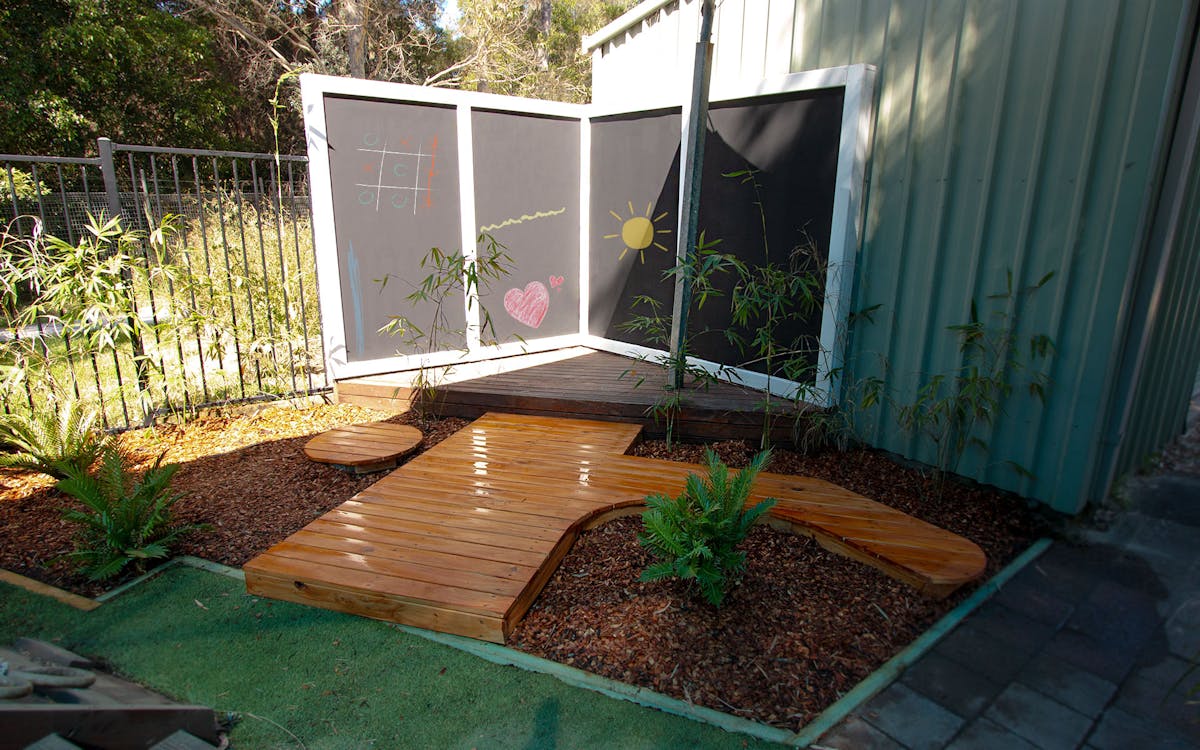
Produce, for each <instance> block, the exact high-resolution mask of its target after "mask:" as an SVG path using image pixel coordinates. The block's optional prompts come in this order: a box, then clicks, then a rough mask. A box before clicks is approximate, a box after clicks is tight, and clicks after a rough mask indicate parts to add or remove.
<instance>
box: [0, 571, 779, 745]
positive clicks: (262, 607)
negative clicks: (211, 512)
mask: <svg viewBox="0 0 1200 750" xmlns="http://www.w3.org/2000/svg"><path fill="white" fill-rule="evenodd" d="M21 636H28V637H35V638H42V639H44V640H51V641H54V642H56V643H59V644H60V645H63V646H65V647H67V648H69V649H71V650H73V651H76V652H77V653H81V654H84V655H87V656H90V657H93V658H102V659H104V660H106V661H107V662H108V663H110V664H111V665H112V666H113V668H114V669H116V670H117V671H119V672H120V673H121V674H123V675H125V676H127V677H130V678H132V679H134V680H136V681H138V682H141V683H143V684H146V685H149V686H150V687H152V688H154V689H156V690H159V691H161V692H163V693H166V694H167V695H170V696H172V697H174V698H176V699H178V700H181V701H185V702H189V703H199V704H203V705H207V706H212V707H213V708H215V709H217V710H218V711H222V712H234V713H236V714H238V715H240V716H241V717H242V718H241V721H240V722H239V723H238V724H237V726H236V727H235V729H234V730H233V733H232V739H233V742H234V744H235V746H236V747H238V748H242V749H243V750H245V749H250V748H254V749H257V748H297V747H301V744H300V743H301V742H302V743H303V746H304V747H306V748H308V749H309V750H324V749H326V748H355V749H356V750H357V749H359V748H381V749H383V748H409V747H413V748H435V747H436V748H601V747H617V748H681V747H686V748H750V747H755V748H757V747H764V748H765V747H776V746H775V745H770V744H768V743H764V742H760V741H757V740H754V739H750V738H747V737H745V736H742V735H735V734H730V733H727V732H725V731H723V730H721V729H717V728H715V727H712V726H709V725H707V724H701V723H698V722H695V721H692V720H689V719H685V718H682V717H678V716H672V715H670V714H666V713H662V712H660V711H656V710H653V709H649V708H643V707H641V706H638V705H635V704H633V703H629V702H626V701H620V700H614V699H611V698H607V697H605V696H602V695H600V694H598V693H594V692H592V691H589V690H584V689H580V688H576V687H571V686H568V685H566V684H564V683H562V682H560V681H558V680H556V679H554V678H553V677H550V676H547V675H542V674H535V673H532V672H526V671H523V670H520V669H517V668H515V667H505V666H499V665H496V664H492V663H490V662H487V661H484V660H482V659H479V658H477V657H475V656H472V655H470V654H466V653H463V652H461V651H458V650H456V649H453V648H450V647H448V646H444V645H441V644H438V643H433V642H431V641H429V640H426V639H424V638H421V637H418V636H415V635H411V634H408V633H405V632H403V631H401V630H399V629H397V628H395V627H392V626H389V625H387V624H385V623H381V622H376V621H374V620H368V619H364V618H361V617H352V616H349V615H342V614H338V613H336V612H327V611H324V610H319V609H313V608H309V607H302V606H298V605H293V604H288V603H285V602H275V601H271V600H268V599H262V598H259V597H253V596H249V595H247V594H246V593H245V590H244V588H243V586H242V584H241V583H240V582H239V581H237V580H235V579H231V578H228V577H225V576H221V575H217V574H214V573H210V572H206V571H202V570H196V569H193V568H188V567H182V566H177V567H173V568H170V569H167V570H166V571H164V572H163V573H162V574H161V575H159V576H157V577H155V578H152V579H151V580H149V581H147V582H145V583H143V584H140V585H138V586H135V587H133V588H132V589H130V590H129V591H127V592H125V593H124V594H122V595H120V596H119V597H117V598H115V599H114V600H112V601H109V602H107V603H106V604H104V605H103V606H102V607H100V608H99V609H97V610H95V611H92V612H80V611H78V610H75V609H72V608H70V607H67V606H65V605H62V604H59V603H58V602H55V601H53V600H50V599H48V598H45V597H41V596H37V595H34V594H30V593H27V592H25V591H24V590H21V589H17V588H14V587H11V586H7V585H5V584H0V642H3V643H10V642H11V641H12V640H13V639H14V638H17V637H21ZM289 733H290V735H294V736H295V738H296V739H294V738H293V737H292V736H290V735H289ZM297 739H298V740H299V741H297Z"/></svg>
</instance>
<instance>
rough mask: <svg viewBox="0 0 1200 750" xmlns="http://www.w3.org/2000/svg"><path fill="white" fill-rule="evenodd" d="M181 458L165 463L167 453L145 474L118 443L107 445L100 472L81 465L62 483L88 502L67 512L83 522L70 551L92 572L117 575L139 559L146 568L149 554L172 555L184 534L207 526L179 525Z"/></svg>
mask: <svg viewBox="0 0 1200 750" xmlns="http://www.w3.org/2000/svg"><path fill="white" fill-rule="evenodd" d="M178 469H179V466H178V465H177V464H166V465H165V466H164V465H163V463H162V456H159V457H158V460H157V461H155V462H154V466H153V467H151V468H150V470H149V471H147V472H146V473H145V475H143V476H142V477H141V478H140V479H138V478H137V477H135V476H134V475H133V474H132V472H130V471H129V469H128V468H127V467H126V466H125V459H124V458H123V457H122V455H121V453H120V452H119V451H117V450H116V449H114V448H111V447H109V448H106V449H105V450H104V454H103V456H102V457H101V459H100V465H99V467H98V468H97V470H96V473H95V475H91V474H87V473H85V472H82V471H78V470H76V469H71V470H70V471H69V472H68V476H67V478H66V479H63V480H61V481H60V482H59V483H58V489H59V490H61V491H62V492H64V493H66V494H68V495H71V496H72V497H74V498H76V499H77V500H79V501H80V502H81V503H83V504H84V506H85V507H84V509H82V510H79V509H73V508H68V509H65V510H64V511H63V517H64V518H66V519H67V520H68V521H70V522H72V523H77V524H79V525H80V527H81V528H80V532H79V537H78V539H77V541H76V546H75V551H74V552H71V553H69V554H68V555H67V557H68V558H70V559H72V560H74V561H75V562H76V563H77V564H78V565H79V567H80V569H81V570H82V571H83V573H84V574H86V575H87V576H88V577H89V578H92V579H93V580H103V579H106V578H112V577H113V576H115V575H117V574H118V573H120V572H121V571H123V570H125V568H126V566H128V565H130V564H131V563H132V564H133V566H134V568H135V569H136V570H138V571H141V570H143V569H144V568H145V564H146V561H147V560H151V559H161V558H165V557H167V554H168V549H169V547H170V545H171V544H172V543H174V542H175V541H176V540H177V539H179V537H181V536H183V535H184V534H187V533H189V532H191V531H196V530H199V529H201V528H203V527H202V526H199V525H196V524H187V525H177V524H175V523H174V521H173V518H172V506H174V505H175V502H176V501H177V500H179V498H180V495H179V494H172V493H171V487H170V485H171V478H172V477H173V476H175V472H176V471H177V470H178Z"/></svg>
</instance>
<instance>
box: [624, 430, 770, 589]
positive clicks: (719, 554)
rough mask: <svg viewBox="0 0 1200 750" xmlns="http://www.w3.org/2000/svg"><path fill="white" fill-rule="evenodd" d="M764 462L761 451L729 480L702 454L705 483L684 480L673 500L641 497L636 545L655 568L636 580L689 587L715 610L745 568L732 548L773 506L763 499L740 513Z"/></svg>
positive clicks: (726, 472)
mask: <svg viewBox="0 0 1200 750" xmlns="http://www.w3.org/2000/svg"><path fill="white" fill-rule="evenodd" d="M770 457H771V452H770V450H765V451H762V452H761V453H759V454H758V455H757V456H755V457H754V458H753V460H751V461H750V464H749V465H748V466H746V468H744V469H742V470H741V471H739V472H738V473H737V475H736V476H734V477H733V478H732V479H730V473H729V467H728V466H726V465H725V464H724V463H722V462H721V460H720V459H719V458H717V454H716V453H714V452H713V451H712V450H708V451H707V452H706V454H705V462H706V463H707V465H708V476H707V477H706V478H702V477H700V476H698V475H696V474H689V475H688V478H687V486H686V487H685V488H684V491H683V493H682V494H680V495H679V497H676V498H672V497H668V496H666V495H661V494H658V495H651V496H649V497H647V498H646V505H647V506H648V509H647V510H646V512H645V513H643V514H642V524H643V533H641V534H639V535H638V543H639V544H641V545H642V546H643V547H647V548H648V549H650V551H652V552H653V553H654V554H655V556H656V557H657V558H658V562H656V563H654V564H653V565H651V566H650V567H648V568H646V570H644V571H643V572H642V580H643V581H654V580H658V579H661V578H682V579H684V580H689V581H694V582H695V583H696V585H697V586H698V587H699V589H700V593H701V595H702V596H703V597H704V598H705V599H706V600H707V601H709V602H710V603H712V604H714V605H717V606H720V604H721V602H722V601H723V600H724V598H725V593H726V591H728V590H729V588H730V587H731V586H732V585H733V584H734V583H736V582H737V580H738V579H739V578H740V577H741V574H742V571H743V569H744V568H745V566H746V553H744V552H741V551H740V550H738V549H737V546H738V545H739V544H741V543H742V540H743V539H745V538H746V534H747V533H749V531H750V527H751V526H753V525H754V522H755V521H756V520H758V517H759V516H761V515H762V514H763V513H765V512H766V511H767V510H769V509H770V508H771V506H773V505H774V504H775V499H774V498H767V499H766V500H763V501H762V502H760V503H758V504H757V505H755V506H754V507H753V508H749V509H747V508H746V507H745V505H746V501H747V500H748V499H749V498H750V488H751V486H752V485H753V484H754V478H755V477H756V476H758V473H759V472H760V471H761V470H762V468H763V467H764V466H766V464H767V462H768V461H769V460H770Z"/></svg>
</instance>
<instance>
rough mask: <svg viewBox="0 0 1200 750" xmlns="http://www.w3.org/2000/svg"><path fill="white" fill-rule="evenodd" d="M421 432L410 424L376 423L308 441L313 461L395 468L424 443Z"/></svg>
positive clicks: (372, 468) (370, 468)
mask: <svg viewBox="0 0 1200 750" xmlns="http://www.w3.org/2000/svg"><path fill="white" fill-rule="evenodd" d="M421 437H422V436H421V431H420V430H418V429H417V428H416V427H411V426H409V425H406V424H391V423H390V422H374V423H372V424H357V425H351V426H349V427H338V428H336V429H333V430H328V431H326V432H322V433H321V434H320V435H317V436H316V437H314V438H313V439H311V440H309V441H308V442H307V443H305V444H304V455H305V456H307V457H308V458H309V460H311V461H316V462H318V463H323V464H334V465H335V466H341V467H346V468H349V469H353V470H357V471H360V472H364V471H379V470H380V469H391V468H393V467H395V465H396V462H397V461H398V460H400V459H401V458H403V457H404V456H407V455H408V454H409V453H412V452H413V451H414V450H415V449H416V447H417V446H418V445H420V443H421Z"/></svg>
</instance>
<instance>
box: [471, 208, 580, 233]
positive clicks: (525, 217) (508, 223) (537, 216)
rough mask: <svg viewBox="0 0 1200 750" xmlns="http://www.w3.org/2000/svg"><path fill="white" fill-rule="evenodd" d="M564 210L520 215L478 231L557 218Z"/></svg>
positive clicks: (488, 230)
mask: <svg viewBox="0 0 1200 750" xmlns="http://www.w3.org/2000/svg"><path fill="white" fill-rule="evenodd" d="M566 210H567V207H566V206H563V207H562V208H560V209H558V210H557V211H538V212H537V213H535V214H533V215H530V214H521V217H520V218H519V219H505V220H504V221H502V222H500V223H499V224H488V225H487V226H482V227H480V228H479V231H481V232H492V231H495V230H497V229H503V228H504V227H509V226H512V225H513V224H523V223H525V222H527V221H533V220H534V219H544V218H546V217H547V216H558V215H559V214H561V213H563V212H564V211H566Z"/></svg>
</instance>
